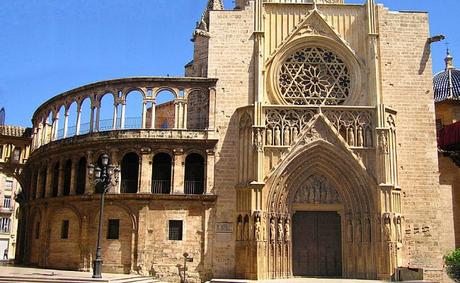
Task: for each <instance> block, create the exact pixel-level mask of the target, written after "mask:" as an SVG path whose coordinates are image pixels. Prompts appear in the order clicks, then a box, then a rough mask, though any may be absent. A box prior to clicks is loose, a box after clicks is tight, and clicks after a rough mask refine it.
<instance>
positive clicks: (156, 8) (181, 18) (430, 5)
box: [0, 0, 460, 126]
mask: <svg viewBox="0 0 460 283" xmlns="http://www.w3.org/2000/svg"><path fill="white" fill-rule="evenodd" d="M347 2H348V3H363V2H364V0H350V1H347ZM378 2H379V3H383V4H384V5H385V6H387V7H389V8H390V9H392V10H421V11H428V12H429V13H430V20H431V33H432V35H435V34H439V33H442V34H445V35H447V36H448V39H447V41H448V42H449V44H450V48H451V51H452V53H453V55H454V57H455V56H456V55H458V56H459V58H460V46H459V44H460V38H459V36H460V35H459V34H458V32H456V29H457V23H456V20H457V18H458V11H460V1H458V0H442V1H433V0H380V1H378ZM441 3H442V4H441ZM205 4H206V0H97V1H92V0H1V1H0V46H1V48H0V62H1V63H0V107H1V106H3V107H5V108H6V122H7V124H12V125H22V126H30V125H31V122H30V118H31V117H32V114H33V112H34V111H35V109H36V108H37V107H38V106H39V105H40V104H41V103H43V102H44V101H46V100H48V99H49V98H51V97H53V96H55V95H57V94H59V93H61V92H64V91H67V90H70V89H72V88H75V87H78V86H81V85H85V84H88V83H91V82H95V81H99V80H106V79H112V78H119V77H128V76H162V75H167V74H169V75H171V76H181V75H183V66H184V64H186V63H187V62H188V61H190V59H191V57H192V43H191V42H190V38H191V34H192V32H193V28H194V25H195V22H196V21H197V20H198V19H199V18H200V15H201V13H202V11H203V7H204V6H205ZM225 6H226V8H232V7H233V4H232V1H231V0H226V1H225ZM445 49H446V45H445V44H444V43H437V44H434V45H433V58H434V68H433V70H434V72H437V71H440V70H442V69H443V68H444V62H443V58H444V57H445ZM459 62H460V61H459ZM459 64H460V63H459ZM459 66H460V65H459Z"/></svg>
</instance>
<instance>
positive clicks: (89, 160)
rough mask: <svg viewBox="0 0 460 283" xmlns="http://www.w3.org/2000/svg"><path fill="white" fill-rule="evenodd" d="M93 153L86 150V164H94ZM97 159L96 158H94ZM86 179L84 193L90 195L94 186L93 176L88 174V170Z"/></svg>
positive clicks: (93, 190) (94, 189) (94, 188)
mask: <svg viewBox="0 0 460 283" xmlns="http://www.w3.org/2000/svg"><path fill="white" fill-rule="evenodd" d="M93 159H94V155H93V152H91V151H87V152H86V165H87V166H88V165H89V164H93V165H95V164H94V160H93ZM96 161H97V160H96ZM85 178H86V181H85V195H90V194H91V195H92V194H94V192H95V191H96V186H95V185H94V183H93V179H94V176H89V172H88V170H86V176H85Z"/></svg>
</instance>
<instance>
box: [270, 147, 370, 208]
mask: <svg viewBox="0 0 460 283" xmlns="http://www.w3.org/2000/svg"><path fill="white" fill-rule="evenodd" d="M315 174H318V175H323V176H325V177H326V178H327V179H328V180H329V181H330V182H332V183H333V184H334V187H335V188H336V189H337V191H338V193H339V195H340V197H341V198H342V200H343V204H344V207H345V209H347V210H349V211H351V212H355V213H370V212H375V210H376V208H377V205H376V202H377V200H376V196H377V194H376V190H374V189H375V188H377V184H376V183H375V182H374V181H373V180H372V178H370V177H369V176H368V175H367V172H366V171H363V170H362V169H361V168H360V166H359V164H357V163H356V162H355V160H353V158H351V156H349V155H347V154H345V153H344V152H342V151H340V150H338V149H337V147H334V146H332V145H331V144H330V143H328V142H326V141H324V140H316V141H313V142H311V143H310V144H309V145H308V147H306V148H305V150H304V151H303V152H302V153H300V154H299V155H298V156H297V157H296V158H294V159H292V160H290V162H289V164H288V165H287V166H285V167H284V168H283V170H282V171H281V173H280V175H278V174H276V175H277V176H278V178H272V180H271V181H270V182H268V185H269V188H270V189H269V192H268V195H267V203H266V205H267V206H268V210H269V211H276V212H281V213H288V212H289V206H290V204H291V203H292V198H293V197H294V196H295V194H296V192H297V191H298V190H299V189H300V188H301V186H302V185H303V184H304V183H305V182H306V181H307V180H308V178H310V177H311V176H313V175H315Z"/></svg>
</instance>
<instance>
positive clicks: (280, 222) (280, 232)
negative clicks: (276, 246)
mask: <svg viewBox="0 0 460 283" xmlns="http://www.w3.org/2000/svg"><path fill="white" fill-rule="evenodd" d="M283 240H284V227H283V220H282V219H279V220H278V241H279V242H282V241H283Z"/></svg>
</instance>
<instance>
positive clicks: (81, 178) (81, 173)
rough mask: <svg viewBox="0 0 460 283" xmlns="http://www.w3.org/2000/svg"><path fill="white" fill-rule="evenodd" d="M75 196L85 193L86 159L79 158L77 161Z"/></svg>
mask: <svg viewBox="0 0 460 283" xmlns="http://www.w3.org/2000/svg"><path fill="white" fill-rule="evenodd" d="M76 182H77V184H76V187H77V191H76V193H77V195H82V194H84V193H85V187H86V158H84V157H82V158H80V161H78V168H77V180H76Z"/></svg>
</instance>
